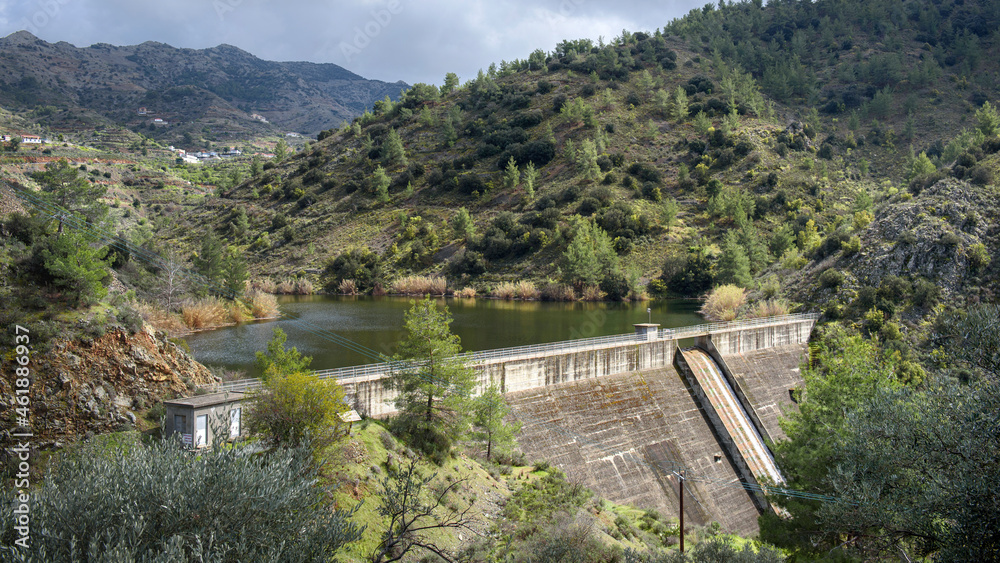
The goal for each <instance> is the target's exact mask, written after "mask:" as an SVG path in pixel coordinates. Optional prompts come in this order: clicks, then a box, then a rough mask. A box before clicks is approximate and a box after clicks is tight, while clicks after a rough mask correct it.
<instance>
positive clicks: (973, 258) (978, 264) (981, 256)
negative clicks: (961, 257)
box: [966, 242, 992, 271]
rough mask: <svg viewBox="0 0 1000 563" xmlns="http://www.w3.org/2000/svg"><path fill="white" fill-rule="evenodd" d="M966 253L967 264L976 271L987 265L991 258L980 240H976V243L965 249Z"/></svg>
mask: <svg viewBox="0 0 1000 563" xmlns="http://www.w3.org/2000/svg"><path fill="white" fill-rule="evenodd" d="M966 254H967V255H968V257H969V266H971V267H972V269H974V270H976V271H980V270H982V269H984V268H986V266H989V265H990V262H991V260H992V259H991V258H990V252H989V251H988V250H987V249H986V245H985V244H983V243H981V242H977V243H976V244H973V245H972V246H970V247H969V249H968V250H967V251H966Z"/></svg>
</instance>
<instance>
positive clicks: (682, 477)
mask: <svg viewBox="0 0 1000 563" xmlns="http://www.w3.org/2000/svg"><path fill="white" fill-rule="evenodd" d="M677 477H678V478H679V479H678V482H679V483H680V485H681V530H680V533H679V534H678V535H680V538H681V553H684V472H683V471H682V472H680V473H678V474H677Z"/></svg>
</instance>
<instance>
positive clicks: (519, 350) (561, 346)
mask: <svg viewBox="0 0 1000 563" xmlns="http://www.w3.org/2000/svg"><path fill="white" fill-rule="evenodd" d="M818 318H819V315H818V314H815V313H800V314H794V315H782V316H780V317H766V318H760V319H750V320H744V321H729V322H721V323H706V324H700V325H694V326H687V327H681V328H675V329H661V330H660V331H659V332H658V333H657V335H656V339H657V340H681V339H685V338H694V337H697V336H705V335H709V334H712V333H714V332H720V331H738V330H746V329H753V328H758V327H765V326H774V325H781V324H788V323H793V322H800V321H812V322H815V321H816V320H817V319H818ZM649 341H650V339H648V338H647V336H646V335H643V334H635V333H632V334H619V335H615V336H598V337H594V338H581V339H577V340H564V341H561V342H548V343H545V344H530V345H527V346H514V347H510V348H497V349H494V350H482V351H478V352H465V353H462V354H459V355H457V356H453V357H452V358H450V359H449V360H451V361H463V362H465V363H466V364H468V365H470V366H476V365H482V364H489V363H499V362H505V361H510V360H515V359H519V358H531V357H544V356H550V355H555V354H568V353H573V352H583V351H587V350H598V349H603V348H614V347H617V346H625V345H629V344H641V343H643V342H649ZM419 365H420V363H418V362H410V361H399V362H391V361H390V362H381V363H376V364H365V365H360V366H351V367H344V368H334V369H325V370H318V371H315V372H314V375H316V377H319V378H320V379H328V378H335V379H339V380H353V381H359V380H372V379H379V378H382V377H385V376H387V375H389V374H390V373H392V371H393V370H394V369H395V370H401V369H408V368H412V367H418V366H419ZM258 387H260V380H259V379H257V378H250V379H239V380H235V381H227V382H224V383H220V384H216V385H211V386H206V388H208V389H210V390H213V391H240V392H243V391H249V390H252V389H256V388H258Z"/></svg>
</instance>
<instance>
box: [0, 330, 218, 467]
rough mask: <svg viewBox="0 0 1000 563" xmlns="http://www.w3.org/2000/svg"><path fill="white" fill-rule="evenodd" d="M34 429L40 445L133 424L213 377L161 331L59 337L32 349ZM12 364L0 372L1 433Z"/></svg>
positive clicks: (8, 410)
mask: <svg viewBox="0 0 1000 563" xmlns="http://www.w3.org/2000/svg"><path fill="white" fill-rule="evenodd" d="M30 367H31V370H32V373H33V375H34V379H33V381H32V383H31V399H32V402H31V430H32V432H33V433H34V435H35V441H34V444H35V445H36V446H38V447H40V448H42V449H45V448H47V447H52V446H57V445H59V443H61V442H65V441H69V440H73V439H76V438H81V437H86V436H88V435H91V434H96V433H102V432H110V431H114V430H119V429H123V428H126V427H128V426H130V425H134V424H135V422H136V419H137V416H139V415H140V414H141V413H142V412H143V411H145V410H146V409H148V408H149V407H150V406H152V405H154V404H156V403H157V402H158V401H160V400H162V399H165V398H172V397H174V396H177V395H186V394H190V393H192V392H193V390H194V388H195V386H197V385H202V384H209V383H212V382H214V381H215V380H216V379H215V377H214V376H213V375H212V374H211V372H209V371H208V368H206V367H205V366H203V365H201V364H199V363H198V362H196V361H194V360H193V359H192V358H191V357H190V356H189V355H187V354H186V353H185V352H184V351H183V350H181V349H180V348H179V347H178V346H177V345H175V344H173V343H172V342H169V341H167V339H166V336H165V335H164V334H163V333H155V332H154V331H153V330H152V329H151V328H149V327H147V328H146V329H144V330H141V331H139V332H137V333H135V334H127V333H126V332H125V331H123V330H115V331H110V332H108V333H107V334H105V335H104V336H102V337H100V338H98V339H95V340H92V341H60V342H56V343H55V344H54V345H53V346H52V348H51V350H49V351H47V352H45V353H44V354H35V355H32V356H31V363H30ZM12 378H13V366H11V365H10V364H7V365H5V366H4V367H3V378H2V379H0V420H2V422H0V424H2V425H3V429H2V430H0V437H2V438H4V440H3V441H6V439H7V438H9V434H8V433H9V432H11V431H12V429H13V425H14V422H13V421H14V420H15V418H14V416H13V408H14V404H13V400H12V397H14V393H13V380H12Z"/></svg>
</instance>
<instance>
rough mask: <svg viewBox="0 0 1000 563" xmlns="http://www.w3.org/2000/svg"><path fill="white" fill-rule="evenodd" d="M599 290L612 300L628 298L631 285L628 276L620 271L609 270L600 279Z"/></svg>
mask: <svg viewBox="0 0 1000 563" xmlns="http://www.w3.org/2000/svg"><path fill="white" fill-rule="evenodd" d="M600 287H601V291H603V292H604V293H605V294H606V295H607V298H608V299H610V300H612V301H622V300H624V299H626V298H628V296H629V293H630V292H631V287H630V285H629V282H628V278H626V277H625V274H623V273H621V272H609V273H608V274H607V275H606V276H604V279H602V280H601V285H600Z"/></svg>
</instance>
